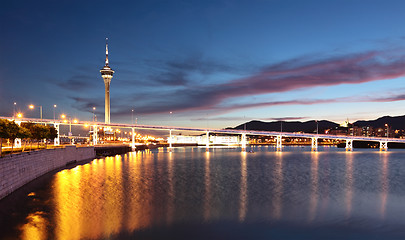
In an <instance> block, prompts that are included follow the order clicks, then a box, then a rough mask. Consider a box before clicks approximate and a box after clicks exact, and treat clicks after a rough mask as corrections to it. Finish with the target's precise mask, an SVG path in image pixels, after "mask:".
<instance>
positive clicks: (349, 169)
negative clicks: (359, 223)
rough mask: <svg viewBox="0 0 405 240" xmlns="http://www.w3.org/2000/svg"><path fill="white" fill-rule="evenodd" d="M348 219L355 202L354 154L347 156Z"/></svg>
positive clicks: (348, 153) (350, 153)
mask: <svg viewBox="0 0 405 240" xmlns="http://www.w3.org/2000/svg"><path fill="white" fill-rule="evenodd" d="M345 195H346V197H345V199H346V200H345V204H346V209H347V210H346V218H347V219H349V218H350V215H351V212H352V200H353V152H351V151H349V152H347V154H346V194H345Z"/></svg>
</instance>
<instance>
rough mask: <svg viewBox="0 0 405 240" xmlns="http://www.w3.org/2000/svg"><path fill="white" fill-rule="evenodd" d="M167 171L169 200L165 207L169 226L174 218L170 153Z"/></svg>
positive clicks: (172, 175)
mask: <svg viewBox="0 0 405 240" xmlns="http://www.w3.org/2000/svg"><path fill="white" fill-rule="evenodd" d="M167 169H168V183H169V193H168V194H169V200H168V203H167V204H168V206H167V224H168V225H170V224H172V223H173V217H174V200H175V192H174V169H173V154H172V153H171V152H170V153H169V155H168V161H167Z"/></svg>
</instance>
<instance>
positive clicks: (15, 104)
mask: <svg viewBox="0 0 405 240" xmlns="http://www.w3.org/2000/svg"><path fill="white" fill-rule="evenodd" d="M16 106H17V103H16V102H14V112H13V118H15V112H16Z"/></svg>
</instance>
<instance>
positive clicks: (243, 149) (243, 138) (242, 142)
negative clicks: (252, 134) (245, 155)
mask: <svg viewBox="0 0 405 240" xmlns="http://www.w3.org/2000/svg"><path fill="white" fill-rule="evenodd" d="M241 144H242V152H246V133H242V139H241Z"/></svg>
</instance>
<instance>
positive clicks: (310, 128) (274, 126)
mask: <svg viewBox="0 0 405 240" xmlns="http://www.w3.org/2000/svg"><path fill="white" fill-rule="evenodd" d="M281 123H282V124H283V132H305V133H314V132H316V121H314V120H312V121H307V122H298V121H294V122H287V121H282V122H281V121H275V122H262V121H257V120H253V121H250V122H247V123H244V124H241V125H239V126H236V127H235V128H233V129H241V130H242V129H245V128H246V130H257V131H278V132H279V131H281ZM337 126H339V124H337V123H334V122H330V121H326V120H322V121H318V132H319V133H323V132H324V131H325V130H326V129H330V128H334V127H337Z"/></svg>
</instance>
